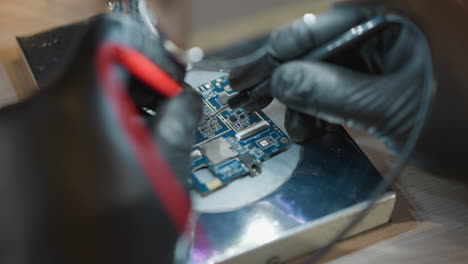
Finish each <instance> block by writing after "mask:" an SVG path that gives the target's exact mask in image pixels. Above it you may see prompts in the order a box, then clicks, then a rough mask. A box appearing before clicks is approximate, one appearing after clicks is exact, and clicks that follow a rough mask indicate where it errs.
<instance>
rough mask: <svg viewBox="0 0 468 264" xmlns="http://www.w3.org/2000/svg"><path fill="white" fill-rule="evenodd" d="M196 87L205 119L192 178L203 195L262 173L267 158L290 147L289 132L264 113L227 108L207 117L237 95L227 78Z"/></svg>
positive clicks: (194, 154) (198, 134)
mask: <svg viewBox="0 0 468 264" xmlns="http://www.w3.org/2000/svg"><path fill="white" fill-rule="evenodd" d="M196 90H197V91H198V92H199V93H200V94H201V95H202V97H203V107H204V115H205V118H204V119H203V120H202V122H201V123H200V125H199V127H198V128H197V130H196V132H195V145H194V148H193V151H192V153H191V160H192V177H191V178H190V179H191V180H190V181H191V183H192V185H193V186H194V187H195V189H196V190H197V191H198V192H200V193H201V194H203V195H206V194H209V193H211V192H213V191H215V190H217V189H219V188H221V187H223V186H225V185H227V184H228V183H229V182H231V181H232V180H234V179H236V178H238V177H241V176H244V175H252V176H254V175H257V174H259V173H261V165H262V162H263V161H265V160H267V159H269V158H270V157H271V156H273V155H276V154H278V153H280V152H281V151H284V150H286V149H287V147H288V146H289V138H288V137H287V135H286V134H285V133H284V132H282V131H281V130H280V129H279V128H278V127H277V126H276V125H275V124H274V123H273V122H272V121H271V120H270V119H269V118H268V117H267V116H266V115H265V114H264V113H262V112H254V113H247V112H246V111H245V110H243V109H242V108H239V109H236V110H232V109H230V108H227V109H226V110H224V111H222V112H221V113H219V114H218V115H216V116H213V117H210V118H207V116H208V115H209V114H210V113H213V112H214V111H217V110H218V109H220V108H222V107H223V106H225V105H226V104H227V100H228V99H229V98H230V97H232V96H235V95H236V92H235V91H233V90H232V89H231V88H230V86H229V82H228V81H227V79H226V77H221V78H218V79H216V80H214V81H211V82H209V83H207V84H204V85H201V86H199V87H198V88H196ZM206 176H212V177H206Z"/></svg>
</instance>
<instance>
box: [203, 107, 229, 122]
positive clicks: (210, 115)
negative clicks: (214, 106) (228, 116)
mask: <svg viewBox="0 0 468 264" xmlns="http://www.w3.org/2000/svg"><path fill="white" fill-rule="evenodd" d="M228 108H229V105H228V104H227V105H225V106H223V107H221V108H220V109H218V110H216V111H214V112H213V113H211V114H209V115H208V116H207V119H210V118H212V117H213V116H216V115H218V114H220V113H221V112H222V111H224V110H226V109H228Z"/></svg>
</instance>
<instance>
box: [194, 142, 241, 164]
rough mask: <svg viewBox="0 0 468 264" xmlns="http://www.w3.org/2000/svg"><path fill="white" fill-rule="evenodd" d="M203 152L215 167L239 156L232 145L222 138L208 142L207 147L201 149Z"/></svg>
mask: <svg viewBox="0 0 468 264" xmlns="http://www.w3.org/2000/svg"><path fill="white" fill-rule="evenodd" d="M201 150H202V151H203V153H204V154H205V155H206V157H207V158H208V160H209V161H210V163H211V164H213V165H218V164H220V163H221V162H223V161H225V160H228V159H230V158H233V157H236V156H237V155H238V153H237V152H236V151H235V150H233V149H232V146H231V144H229V142H227V140H226V139H225V138H222V137H220V138H218V139H215V140H213V141H211V142H208V143H207V144H206V145H204V146H202V147H201Z"/></svg>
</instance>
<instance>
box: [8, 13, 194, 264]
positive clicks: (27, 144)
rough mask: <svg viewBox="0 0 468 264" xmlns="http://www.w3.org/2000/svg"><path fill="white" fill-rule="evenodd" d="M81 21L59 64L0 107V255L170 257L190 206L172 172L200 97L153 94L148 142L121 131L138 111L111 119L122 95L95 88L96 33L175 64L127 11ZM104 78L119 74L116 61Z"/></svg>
mask: <svg viewBox="0 0 468 264" xmlns="http://www.w3.org/2000/svg"><path fill="white" fill-rule="evenodd" d="M86 24H87V26H86V27H85V28H86V30H85V32H83V38H82V41H81V42H80V43H79V45H78V47H77V48H76V50H77V51H76V52H75V55H74V56H71V58H70V59H69V60H68V61H67V62H66V63H65V64H64V68H63V72H61V73H58V74H57V76H56V78H55V79H54V80H51V82H50V84H49V85H47V86H46V87H44V88H42V90H41V91H40V92H39V93H37V94H36V95H34V96H32V97H31V98H30V99H28V100H26V101H25V102H22V103H19V104H16V105H12V106H9V107H6V108H4V109H1V110H0V145H1V146H2V151H1V152H0V168H1V173H0V182H1V184H0V187H1V188H2V190H1V191H0V193H1V195H2V199H1V202H0V208H1V209H2V217H1V218H0V219H1V220H0V234H2V235H1V236H0V252H1V254H0V263H100V264H102V263H112V264H115V263H173V259H174V247H175V243H176V240H177V238H178V236H179V235H180V234H181V232H182V231H183V230H182V229H183V225H184V222H185V221H186V220H187V219H186V218H187V216H188V211H189V209H190V205H189V200H188V196H187V194H186V192H185V191H184V188H183V187H182V185H183V184H179V183H177V178H176V177H172V176H173V175H174V174H175V175H176V176H178V178H179V180H180V182H181V183H182V182H186V181H187V178H186V177H187V175H189V152H190V151H191V149H192V136H193V131H194V129H195V127H196V126H197V124H198V122H199V119H200V117H201V110H202V109H201V99H200V98H199V96H198V94H196V93H195V92H192V91H190V90H187V91H185V92H183V93H182V94H180V95H178V96H176V97H174V98H172V99H169V100H164V101H163V102H161V100H160V105H154V108H155V109H156V111H157V118H156V119H155V120H150V122H148V124H149V127H148V130H149V131H151V135H152V138H153V139H155V140H156V145H157V147H156V145H153V142H151V141H148V140H146V141H145V139H148V138H151V137H146V138H145V135H146V134H145V133H142V130H139V132H138V133H139V134H135V133H132V132H129V131H130V130H131V129H135V127H138V125H140V128H141V124H143V122H142V119H141V118H139V117H138V116H132V118H130V119H129V120H127V121H128V122H129V123H127V124H126V126H127V127H125V125H122V123H121V122H120V121H122V120H120V121H119V116H118V115H117V114H116V112H115V109H123V108H125V106H123V105H115V101H114V102H111V101H109V96H108V94H106V93H105V92H103V91H104V90H103V88H102V86H101V83H100V82H99V80H100V79H99V78H98V77H99V76H98V75H99V74H97V72H98V71H97V70H99V67H98V66H96V63H95V62H96V61H95V59H96V57H95V55H96V51H97V48H98V46H99V44H100V43H102V41H109V40H114V41H116V42H118V43H122V44H125V45H127V46H131V47H133V48H135V49H137V50H138V51H140V52H141V53H142V54H144V55H146V56H147V57H149V58H150V59H152V60H153V61H154V62H156V63H157V64H158V65H159V67H160V68H162V69H163V70H164V71H166V72H167V73H168V74H169V75H171V76H173V78H174V79H176V80H178V81H181V80H183V77H184V67H183V66H182V65H178V64H177V63H176V62H175V61H173V60H172V59H171V57H170V56H169V55H168V54H167V53H166V52H164V49H163V48H162V46H161V45H160V43H158V42H157V41H155V40H154V39H151V38H149V37H148V35H147V33H146V32H142V31H140V28H139V26H138V25H135V24H134V23H133V22H132V21H131V20H129V19H128V18H126V17H123V16H116V15H105V16H101V17H96V18H93V19H91V20H90V21H88V22H86ZM114 77H116V78H118V79H120V80H121V82H122V83H123V84H126V85H128V84H129V74H128V73H127V72H126V71H125V70H124V69H122V68H120V69H119V71H118V75H117V76H114ZM111 79H112V78H111ZM114 88H115V87H114ZM114 91H115V90H114ZM120 98H122V97H121V96H120ZM127 110H128V109H127ZM129 128H130V129H129ZM143 132H144V130H143ZM132 139H133V141H132ZM135 140H136V141H138V142H139V143H138V142H137V144H135ZM142 142H143V143H145V142H146V143H148V144H147V145H145V146H143V148H141V146H142V145H141V144H140V143H142ZM138 144H140V145H138ZM152 162H154V163H152ZM156 162H158V163H156ZM165 162H167V164H168V165H169V167H170V168H172V170H171V169H168V166H166V165H165ZM155 164H159V165H160V166H159V167H157V168H156V169H153V170H148V168H150V169H151V168H154V165H155ZM171 171H172V172H171ZM155 175H156V177H154V176H155ZM181 227H182V228H181Z"/></svg>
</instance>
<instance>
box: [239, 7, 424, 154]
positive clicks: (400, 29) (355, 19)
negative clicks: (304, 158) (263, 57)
mask: <svg viewBox="0 0 468 264" xmlns="http://www.w3.org/2000/svg"><path fill="white" fill-rule="evenodd" d="M384 12H385V10H384V9H382V8H380V7H376V6H368V5H356V4H341V5H337V6H335V7H334V8H333V9H331V10H330V11H329V12H327V13H325V14H323V15H320V16H318V17H317V18H316V19H314V20H313V21H311V20H310V17H304V19H301V20H298V21H296V22H294V23H292V24H290V25H288V26H286V27H283V28H281V29H279V30H277V31H275V32H273V34H272V35H271V37H270V39H269V43H268V45H269V54H270V56H271V58H272V59H274V60H275V61H276V62H277V63H278V64H279V66H278V67H277V68H276V69H275V70H274V71H273V74H272V75H271V78H270V79H269V86H268V88H269V92H270V94H271V95H272V96H273V97H275V98H277V99H278V100H280V101H281V102H282V103H284V104H285V105H286V106H287V107H288V110H287V115H286V129H287V130H288V132H289V134H290V136H291V138H292V139H293V140H294V141H296V142H303V141H305V140H307V139H308V137H310V135H311V131H313V130H314V129H315V122H314V120H315V119H314V118H315V117H316V118H320V119H323V120H325V121H328V122H330V123H336V124H342V125H346V126H349V127H354V128H359V129H363V130H367V131H369V132H370V133H372V134H374V135H375V136H377V137H378V138H380V139H381V140H382V141H384V142H385V143H386V144H387V145H388V146H389V147H391V148H392V149H394V150H397V151H398V150H399V149H400V148H401V145H402V144H404V143H405V140H406V138H407V136H408V134H409V132H410V130H411V128H412V127H413V125H414V121H415V118H416V114H417V112H418V110H419V105H420V102H421V99H422V96H421V95H422V92H421V91H422V88H423V86H424V85H423V83H424V80H425V78H427V76H425V69H426V66H427V64H428V63H430V56H431V55H430V54H427V49H424V48H421V47H424V46H423V45H426V42H425V39H424V38H421V36H422V35H421V34H415V32H414V30H413V29H410V28H406V27H405V26H402V25H397V24H389V25H388V26H386V27H384V28H383V29H382V30H380V31H378V32H375V33H374V34H373V35H371V36H369V37H367V38H366V39H365V40H363V41H361V42H360V43H357V44H355V45H353V46H351V47H349V48H347V49H346V50H344V51H342V52H340V53H338V54H335V55H334V56H333V57H332V58H329V59H327V60H326V61H325V62H319V61H303V60H301V59H300V56H301V55H303V54H304V53H307V52H310V51H311V50H313V49H315V48H317V47H320V46H321V45H323V44H324V43H327V42H328V41H330V40H332V39H334V38H336V37H338V36H339V35H340V34H342V33H343V32H345V31H347V30H349V29H350V28H352V27H354V26H356V25H358V24H359V23H362V22H364V21H367V20H368V19H370V18H372V17H375V16H378V15H382V14H384ZM416 33H418V32H416ZM245 68H248V66H247V67H245ZM239 72H242V75H243V76H244V78H247V79H250V80H252V79H254V78H255V77H254V76H250V77H249V74H248V73H247V72H246V71H244V70H243V69H240V70H239V69H238V70H236V71H234V75H233V77H234V78H232V79H234V81H237V80H238V79H237V78H236V76H240V75H239ZM253 74H255V73H252V75H253ZM241 86H242V85H241ZM233 88H234V89H236V87H235V85H233ZM241 89H242V87H241Z"/></svg>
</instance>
